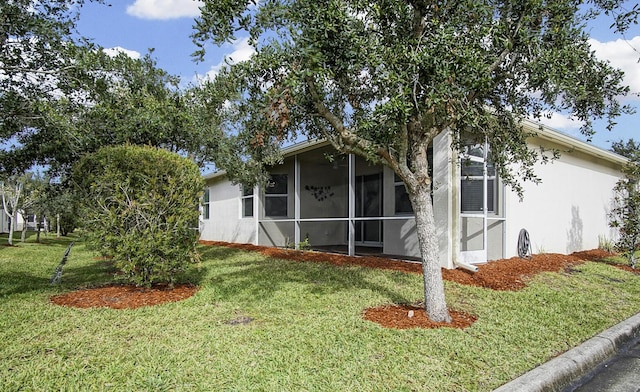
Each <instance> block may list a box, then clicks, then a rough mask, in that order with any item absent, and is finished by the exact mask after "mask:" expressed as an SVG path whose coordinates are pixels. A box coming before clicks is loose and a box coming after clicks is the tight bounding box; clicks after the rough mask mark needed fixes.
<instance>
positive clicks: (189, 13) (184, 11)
mask: <svg viewBox="0 0 640 392" xmlns="http://www.w3.org/2000/svg"><path fill="white" fill-rule="evenodd" d="M202 4H203V2H202V1H197V0H135V2H134V3H133V4H131V5H129V6H127V14H129V15H131V16H135V17H138V18H141V19H160V20H167V19H177V18H194V17H196V16H198V15H200V7H201V6H202Z"/></svg>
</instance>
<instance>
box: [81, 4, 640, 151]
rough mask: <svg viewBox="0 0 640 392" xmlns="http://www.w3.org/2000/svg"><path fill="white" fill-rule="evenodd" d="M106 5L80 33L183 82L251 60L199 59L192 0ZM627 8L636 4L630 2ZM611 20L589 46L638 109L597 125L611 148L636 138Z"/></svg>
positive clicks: (629, 56)
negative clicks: (616, 72)
mask: <svg viewBox="0 0 640 392" xmlns="http://www.w3.org/2000/svg"><path fill="white" fill-rule="evenodd" d="M106 2H107V3H108V4H110V5H104V4H102V5H101V4H94V3H88V4H85V6H83V8H82V9H81V11H80V20H79V22H78V25H77V27H78V31H79V33H80V34H81V35H83V36H85V37H88V38H91V39H92V40H93V42H94V43H96V44H98V45H100V46H102V47H104V48H107V49H109V50H122V51H126V52H127V53H129V55H130V56H132V57H138V56H143V55H145V54H146V53H148V51H149V49H152V48H153V49H154V51H153V54H152V56H153V58H154V59H155V60H156V61H157V63H158V66H159V67H160V68H162V69H164V70H166V71H167V72H169V73H170V74H172V75H176V76H180V78H181V80H182V83H183V84H184V85H187V84H189V83H197V81H198V80H200V79H202V78H204V77H206V76H207V75H209V76H210V75H214V74H215V73H216V72H217V71H218V70H219V69H220V68H221V67H222V66H223V65H224V59H225V56H228V57H230V58H231V59H232V61H234V62H237V61H243V60H246V59H248V58H250V56H251V54H252V53H253V50H252V48H251V47H250V46H249V45H248V44H247V41H246V39H243V38H242V37H239V39H238V41H236V42H234V43H233V44H227V45H225V46H223V47H220V48H218V47H215V46H213V45H212V46H211V47H209V48H208V52H207V56H206V59H205V61H203V62H200V63H197V62H195V61H194V60H193V57H192V56H191V54H192V53H193V52H194V51H195V50H196V49H197V48H196V46H195V45H194V44H193V42H192V41H191V38H190V35H191V33H192V32H193V27H192V26H193V24H194V18H195V17H197V16H198V14H199V9H198V7H199V5H200V2H199V1H196V0H107V1H106ZM627 4H629V8H631V7H632V6H633V4H635V2H632V1H629V2H627ZM611 23H612V20H611V19H606V18H601V19H599V20H597V21H595V22H594V23H592V25H590V26H589V29H588V33H589V35H590V37H591V41H590V42H591V46H592V48H593V50H594V51H595V53H596V56H598V57H599V58H600V59H603V60H608V61H610V62H611V64H612V65H613V66H615V67H617V68H620V69H622V70H623V71H624V72H625V84H627V85H629V87H630V89H631V93H632V94H630V95H629V96H627V97H625V98H623V100H622V102H623V103H625V104H628V105H630V106H632V107H634V108H635V109H636V110H637V112H638V113H636V114H633V115H624V116H621V117H619V118H617V119H616V120H617V125H616V127H615V128H614V130H613V131H612V132H609V131H607V130H606V129H605V126H606V124H605V123H604V122H598V123H596V131H597V132H596V134H595V135H594V136H593V139H592V141H591V143H592V144H593V145H595V146H598V147H601V148H604V149H609V148H610V146H611V142H612V141H617V140H627V139H630V138H634V139H636V140H640V134H638V131H640V63H639V62H638V61H639V60H640V25H635V26H633V27H632V28H631V29H629V30H628V31H627V32H626V33H625V36H624V37H622V36H620V35H619V34H618V35H615V34H614V33H613V32H612V31H611V29H609V26H610V25H611ZM543 123H544V124H545V125H547V126H549V127H551V128H553V129H556V130H559V131H561V132H564V133H566V134H568V135H571V136H574V137H577V138H579V139H582V140H584V137H583V136H581V135H580V134H579V128H580V123H578V122H577V121H573V120H572V119H570V118H567V117H566V116H563V115H561V114H554V115H553V116H552V117H551V118H550V119H545V120H544V121H543Z"/></svg>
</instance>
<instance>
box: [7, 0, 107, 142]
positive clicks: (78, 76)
mask: <svg viewBox="0 0 640 392" xmlns="http://www.w3.org/2000/svg"><path fill="white" fill-rule="evenodd" d="M97 1H98V2H101V0H97ZM83 3H84V0H42V1H37V2H35V1H31V0H15V1H5V2H3V3H2V5H0V139H1V140H3V141H5V140H7V139H10V138H11V137H12V136H13V135H14V134H15V133H16V132H18V131H20V130H21V129H23V128H24V127H31V126H34V125H40V124H41V123H42V121H43V113H41V111H40V103H41V102H42V101H49V100H51V99H54V98H56V97H60V96H63V95H64V96H67V97H74V94H76V93H78V92H79V91H81V90H82V91H86V86H87V84H91V83H93V81H94V79H95V78H94V76H95V75H93V76H92V75H91V73H90V72H88V71H90V69H91V68H90V67H88V64H91V63H93V62H94V61H95V59H94V58H93V56H94V55H95V54H96V51H94V50H93V46H92V45H91V44H90V43H89V42H88V41H86V40H84V39H82V38H74V37H76V34H75V21H76V18H77V15H78V9H79V7H80V6H82V4H83ZM74 98H81V96H75V97H74Z"/></svg>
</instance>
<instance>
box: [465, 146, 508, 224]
mask: <svg viewBox="0 0 640 392" xmlns="http://www.w3.org/2000/svg"><path fill="white" fill-rule="evenodd" d="M477 146H481V147H482V151H483V155H482V156H480V155H477V154H472V153H470V151H472V150H473V149H474V148H478V147H477ZM484 149H487V150H488V151H487V152H486V153H485V152H484ZM465 150H466V151H464V153H463V154H462V157H461V160H460V212H461V213H463V214H474V213H485V211H484V210H483V207H484V205H483V206H481V207H480V208H478V209H465V208H464V207H465V204H466V205H469V204H475V203H477V200H478V198H477V196H480V198H479V199H480V202H481V204H484V202H483V201H484V197H485V196H486V198H487V211H486V213H487V214H496V215H497V214H498V213H499V211H498V202H499V200H498V198H499V192H498V189H499V188H498V187H499V179H498V174H497V171H496V168H495V166H494V164H493V162H491V154H490V149H489V146H488V144H486V143H485V144H483V145H481V144H472V145H467V146H465ZM468 163H475V164H479V165H480V169H481V173H480V174H472V175H465V174H464V170H465V167H464V166H465V165H467V164H468ZM485 172H486V173H485ZM485 175H486V179H487V187H486V189H485V187H484V179H485ZM465 182H467V184H473V183H478V182H479V183H480V189H481V191H480V192H479V191H477V190H475V189H473V190H472V192H473V193H474V195H470V193H469V187H466V189H467V191H464V190H463V189H464V188H465V187H464V186H463V184H464V183H465ZM482 191H484V195H483V194H482V193H481V192H482ZM471 196H476V197H475V198H472V199H470V202H467V203H465V199H467V198H468V197H471Z"/></svg>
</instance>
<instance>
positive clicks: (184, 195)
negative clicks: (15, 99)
mask: <svg viewBox="0 0 640 392" xmlns="http://www.w3.org/2000/svg"><path fill="white" fill-rule="evenodd" d="M74 180H75V182H76V184H77V185H78V186H79V188H80V191H81V192H83V194H84V195H85V198H84V200H83V203H82V205H83V209H84V222H83V223H84V227H85V229H86V230H87V232H88V235H87V237H88V242H89V244H92V245H93V246H94V247H95V248H97V249H99V250H100V251H101V253H102V254H103V255H109V256H113V260H114V263H115V265H116V267H117V268H118V269H120V270H121V272H122V274H121V275H120V276H121V277H122V278H123V279H124V280H126V281H128V282H130V283H135V284H136V285H144V286H150V285H151V284H153V283H170V284H173V283H174V279H175V276H176V274H177V273H179V272H182V271H184V270H185V269H186V267H187V266H188V264H189V263H191V262H195V261H197V260H198V254H197V252H196V244H197V240H198V231H197V230H196V229H195V228H197V226H198V216H199V211H198V206H199V200H200V196H201V194H202V189H203V187H204V184H203V181H202V178H201V176H200V173H199V170H198V167H197V166H196V165H195V164H194V163H193V162H191V161H189V160H188V159H186V158H183V157H181V156H179V155H177V154H174V153H171V152H168V151H165V150H160V149H156V148H152V147H140V146H117V147H105V148H103V149H100V150H99V151H98V152H96V153H94V154H91V155H88V156H86V157H85V158H83V159H82V160H81V161H80V162H79V163H78V164H77V165H76V167H75V168H74Z"/></svg>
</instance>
